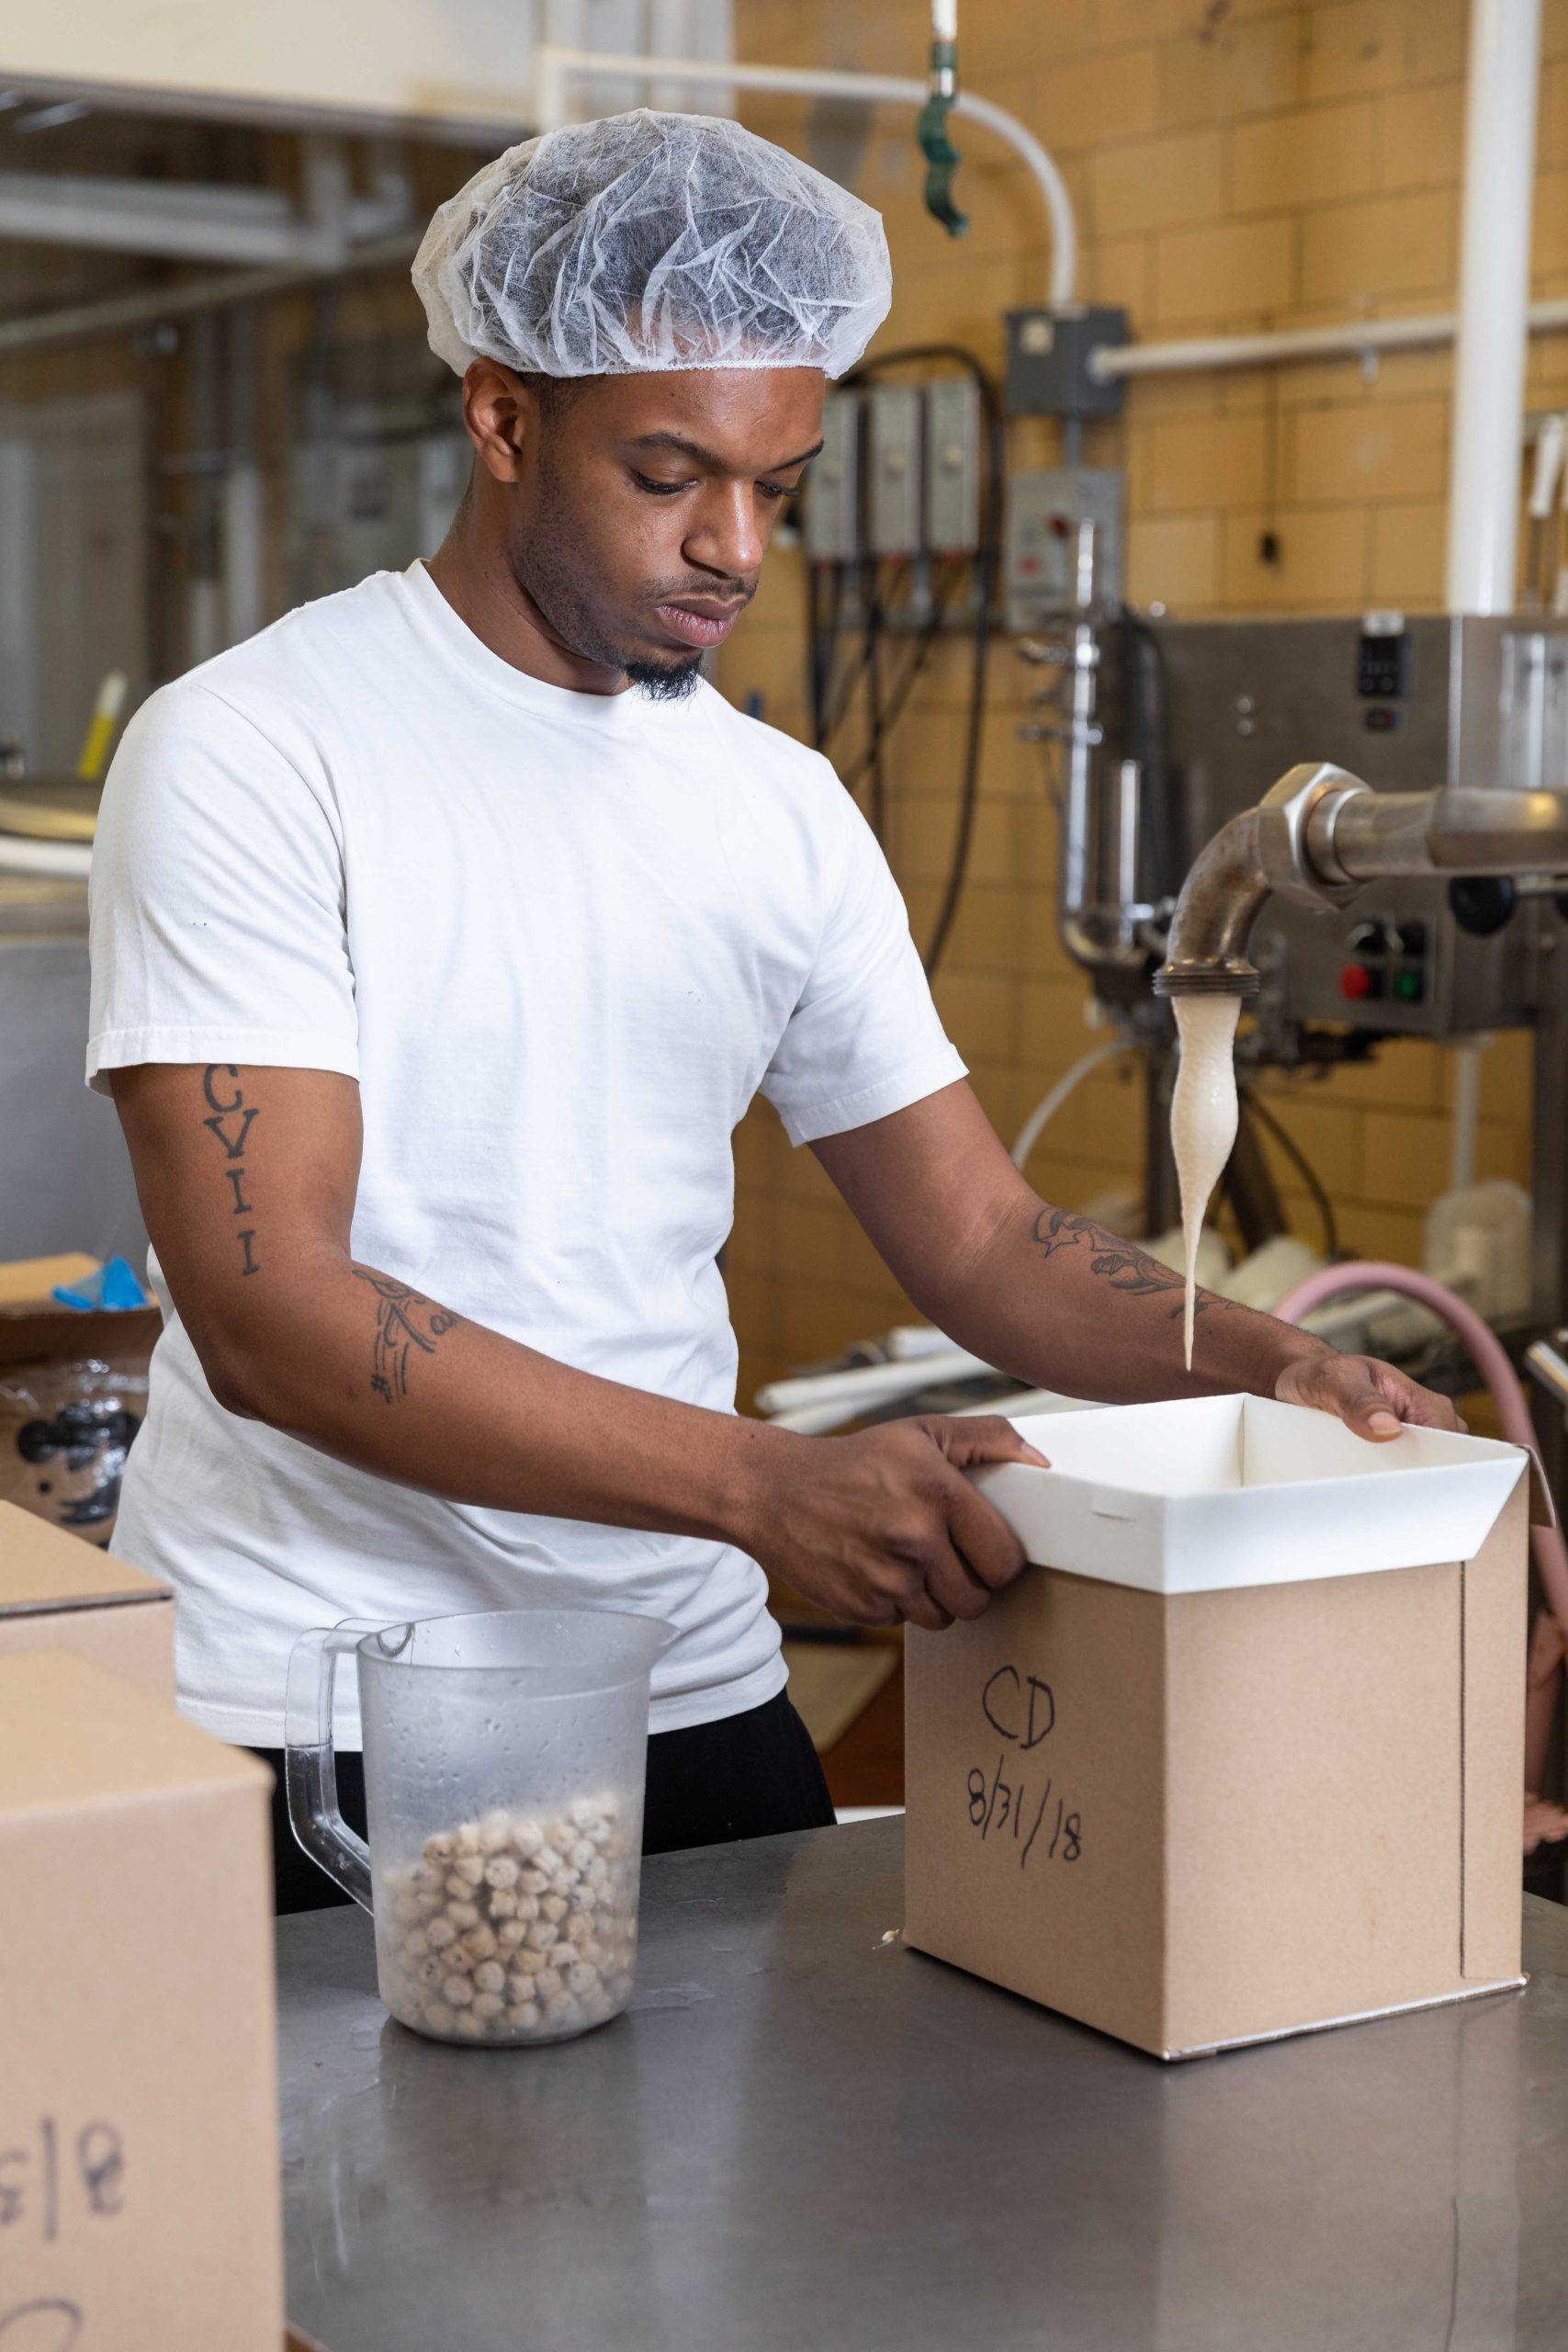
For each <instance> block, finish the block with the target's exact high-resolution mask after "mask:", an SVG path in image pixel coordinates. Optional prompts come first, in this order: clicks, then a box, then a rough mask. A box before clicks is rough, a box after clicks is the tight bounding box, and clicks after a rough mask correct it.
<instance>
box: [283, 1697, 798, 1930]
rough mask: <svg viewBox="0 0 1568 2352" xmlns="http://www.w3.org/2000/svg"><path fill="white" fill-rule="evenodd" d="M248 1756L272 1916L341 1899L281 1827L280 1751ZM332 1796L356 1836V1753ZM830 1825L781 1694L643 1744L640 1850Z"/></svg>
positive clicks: (361, 1800) (360, 1826)
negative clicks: (267, 1826)
mask: <svg viewBox="0 0 1568 2352" xmlns="http://www.w3.org/2000/svg"><path fill="white" fill-rule="evenodd" d="M254 1753H255V1754H256V1755H258V1756H259V1757H260V1758H261V1759H262V1762H263V1763H264V1764H270V1765H271V1767H272V1769H273V1771H274V1773H275V1774H276V1782H277V1785H276V1788H275V1789H274V1791H273V1798H272V1862H273V1887H274V1894H275V1900H276V1907H277V1910H278V1912H279V1914H280V1915H281V1914H282V1913H284V1912H286V1911H319V1910H322V1909H324V1908H325V1907H326V1905H328V1904H330V1903H346V1902H347V1901H348V1897H347V1895H346V1894H344V1892H343V1889H342V1888H341V1887H340V1886H339V1885H338V1884H337V1883H336V1881H335V1880H333V1879H330V1878H329V1877H328V1876H327V1874H326V1872H325V1871H323V1870H322V1869H321V1867H320V1865H319V1864H318V1863H316V1862H313V1861H312V1860H311V1859H310V1855H309V1854H307V1853H306V1852H305V1850H304V1849H303V1848H302V1847H301V1846H300V1845H299V1842H298V1840H297V1839H296V1838H295V1836H294V1833H293V1831H292V1830H291V1829H290V1827H289V1826H288V1800H287V1798H286V1796H285V1793H284V1786H283V1757H282V1755H281V1753H280V1752H279V1750H278V1749H276V1748H275V1747H274V1748H265V1747H258V1748H257V1749H256V1750H255V1751H254ZM337 1792H338V1803H339V1804H340V1805H341V1806H342V1807H343V1817H344V1820H345V1821H346V1822H347V1824H348V1826H349V1827H350V1828H351V1829H356V1830H357V1831H358V1832H359V1835H360V1836H361V1837H362V1838H363V1837H364V1835H365V1768H364V1765H363V1764H362V1762H361V1760H360V1758H358V1757H357V1756H355V1755H352V1754H347V1753H345V1754H342V1755H340V1756H339V1758H338V1759H337ZM832 1819H833V1805H832V1800H831V1799H830V1797H829V1794H828V1783H827V1781H826V1780H825V1779H824V1778H823V1775H822V1767H821V1765H820V1764H819V1763H818V1760H817V1750H816V1749H815V1748H814V1747H812V1745H811V1736H810V1734H809V1733H808V1732H807V1728H806V1725H805V1724H803V1723H802V1722H801V1720H800V1717H799V1716H798V1715H797V1714H796V1713H795V1709H794V1708H793V1707H792V1706H791V1704H790V1702H789V1698H788V1695H787V1693H785V1692H784V1691H780V1692H779V1694H778V1696H777V1698H776V1699H770V1700H769V1701H768V1702H767V1703H766V1705H765V1706H761V1707H753V1708H751V1709H750V1711H749V1712H748V1713H745V1714H743V1715H723V1716H721V1717H720V1718H719V1720H718V1722H717V1723H712V1724H690V1725H689V1726H688V1727H687V1729H686V1730H684V1731H660V1732H655V1733H654V1735H653V1736H652V1737H651V1738H650V1739H649V1743H648V1796H647V1801H646V1804H645V1805H644V1808H643V1817H642V1850H643V1852H644V1853H645V1854H665V1853H671V1852H673V1851H676V1850H678V1849H680V1848H682V1847H686V1846H719V1845H723V1844H725V1843H726V1842H727V1841H728V1839H730V1838H771V1837H773V1836H774V1835H775V1834H776V1833H777V1832H778V1831H780V1830H783V1829H823V1828H827V1827H829V1826H830V1825H831V1822H832Z"/></svg>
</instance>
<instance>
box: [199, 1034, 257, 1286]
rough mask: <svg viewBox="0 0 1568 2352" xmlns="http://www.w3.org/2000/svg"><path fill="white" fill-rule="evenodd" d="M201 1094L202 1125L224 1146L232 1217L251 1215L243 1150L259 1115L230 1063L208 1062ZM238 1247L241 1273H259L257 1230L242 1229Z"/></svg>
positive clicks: (250, 1227) (252, 1213)
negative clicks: (205, 1110)
mask: <svg viewBox="0 0 1568 2352" xmlns="http://www.w3.org/2000/svg"><path fill="white" fill-rule="evenodd" d="M201 1091H202V1094H203V1097H204V1098H205V1100H206V1103H207V1105H208V1109H209V1112H210V1113H211V1114H212V1115H211V1116H210V1117H209V1118H206V1119H203V1121H202V1123H201V1124H202V1125H203V1126H204V1127H207V1128H209V1129H210V1131H211V1132H212V1134H213V1135H215V1136H217V1138H218V1140H219V1142H220V1144H221V1145H222V1147H223V1162H224V1164H223V1174H224V1177H225V1179H226V1181H227V1182H228V1184H229V1187H230V1190H231V1193H232V1195H233V1199H232V1203H231V1208H230V1215H231V1216H254V1215H255V1210H254V1206H253V1205H252V1204H251V1202H250V1200H249V1199H248V1198H247V1197H246V1191H245V1183H246V1176H247V1172H248V1171H247V1169H246V1165H245V1147H246V1145H247V1144H248V1142H249V1141H250V1134H251V1128H252V1126H253V1125H254V1123H255V1121H256V1120H257V1119H258V1118H259V1117H260V1116H261V1113H260V1112H259V1110H258V1109H257V1108H256V1107H255V1106H254V1104H252V1103H246V1101H245V1094H244V1089H243V1086H242V1085H241V1083H240V1073H239V1071H238V1070H237V1069H236V1068H235V1067H234V1064H233V1063H232V1062H209V1064H208V1066H207V1071H206V1075H205V1076H204V1077H203V1079H202V1081H201ZM234 1238H235V1240H236V1241H237V1242H238V1243H239V1245H240V1250H241V1255H242V1259H243V1263H242V1265H241V1267H240V1272H241V1273H242V1274H259V1273H260V1272H261V1267H260V1266H259V1264H258V1263H257V1261H256V1248H255V1244H256V1229H255V1227H254V1225H248V1226H245V1227H242V1228H241V1229H240V1230H239V1231H238V1232H236V1234H235V1236H234Z"/></svg>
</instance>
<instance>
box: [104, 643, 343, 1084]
mask: <svg viewBox="0 0 1568 2352" xmlns="http://www.w3.org/2000/svg"><path fill="white" fill-rule="evenodd" d="M90 910H91V911H90V922H91V940H92V966H93V987H92V1015H91V1023H90V1034H89V1037H88V1042H87V1079H88V1082H89V1084H91V1085H92V1086H93V1087H95V1088H96V1090H97V1091H98V1092H100V1093H107V1091H108V1089H107V1080H106V1077H105V1072H107V1071H108V1070H111V1069H127V1068H130V1066H132V1065H133V1064H136V1063H138V1062H236V1063H243V1062H261V1063H273V1064H280V1065H284V1066H290V1067H296V1068H299V1069H330V1070H339V1071H342V1072H343V1073H344V1075H345V1076H346V1077H350V1078H354V1077H357V1076H358V1069H359V1064H358V1025H357V1022H356V1018H355V998H354V973H353V967H352V965H351V963H350V959H349V949H348V940H347V935H346V931H345V927H344V865H343V852H342V845H341V842H340V838H339V834H338V831H337V826H336V819H335V811H334V809H333V806H332V802H331V797H330V794H329V793H328V791H327V790H326V787H325V786H324V784H323V782H322V781H321V779H320V778H315V779H312V778H311V777H310V776H309V775H307V774H306V773H305V772H304V769H303V768H302V766H301V765H300V764H298V763H296V762H295V761H294V760H292V759H290V758H289V757H288V755H287V754H286V752H284V751H283V750H282V749H281V748H280V747H279V745H278V744H277V743H276V742H275V741H273V740H272V737H271V735H270V734H269V733H268V732H267V731H266V730H265V729H264V728H263V727H262V726H261V725H260V724H258V723H257V721H255V720H254V719H252V718H248V717H246V716H245V714H244V713H243V712H242V711H240V710H238V709H236V708H234V707H232V706H231V704H230V703H229V702H228V701H227V700H225V699H224V697H222V696H221V695H218V694H216V693H214V692H213V691H211V690H210V689H209V688H208V687H206V686H204V685H201V684H197V683H196V682H194V681H191V680H186V681H184V682H182V683H181V684H177V685H175V686H169V687H164V689H163V690H162V691H161V692H160V693H158V694H156V695H152V697H151V699H150V700H149V701H148V702H146V703H145V704H143V706H142V707H141V710H140V711H138V712H137V714H136V716H135V718H133V719H132V720H131V722H130V726H129V727H128V729H126V733H125V738H124V741H123V742H122V743H121V745H120V748H119V751H118V753H117V754H116V757H115V761H114V765H113V767H112V768H111V770H110V773H109V777H108V781H107V785H106V786H105V787H104V798H103V808H102V811H101V813H100V816H99V820H98V830H97V836H96V842H95V844H94V850H93V872H92V883H91V888H90Z"/></svg>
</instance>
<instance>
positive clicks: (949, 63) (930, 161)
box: [915, 40, 969, 237]
mask: <svg viewBox="0 0 1568 2352" xmlns="http://www.w3.org/2000/svg"><path fill="white" fill-rule="evenodd" d="M957 96H958V61H957V54H956V51H955V50H954V47H953V42H952V41H950V40H933V41H932V43H931V96H930V97H929V98H928V99H927V100H926V102H925V105H924V106H923V107H921V108H920V112H919V119H918V120H917V122H916V124H915V137H916V139H917V141H919V150H920V153H921V154H922V155H923V156H924V157H925V159H926V210H927V211H928V212H929V213H930V214H931V218H932V220H940V221H941V222H942V227H943V228H944V229H945V230H946V231H947V233H948V235H949V236H950V237H961V236H962V235H963V234H964V231H965V229H967V227H968V226H969V216H968V214H967V213H966V212H960V210H959V209H958V207H957V206H956V205H955V204H954V202H953V174H954V173H955V172H956V171H957V169H958V164H959V153H958V150H957V148H956V147H955V146H954V145H953V141H952V140H951V139H950V138H949V137H948V135H947V118H948V116H949V115H950V114H951V112H952V111H953V101H954V99H955V98H956V97H957Z"/></svg>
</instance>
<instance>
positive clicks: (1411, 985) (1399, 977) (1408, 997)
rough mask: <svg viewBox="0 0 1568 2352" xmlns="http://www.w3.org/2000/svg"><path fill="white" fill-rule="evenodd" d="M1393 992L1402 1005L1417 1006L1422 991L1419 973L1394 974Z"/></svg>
mask: <svg viewBox="0 0 1568 2352" xmlns="http://www.w3.org/2000/svg"><path fill="white" fill-rule="evenodd" d="M1393 992H1394V995H1395V996H1396V997H1398V998H1399V1000H1400V1001H1401V1002H1402V1003H1404V1004H1419V1003H1420V1001H1421V998H1422V994H1423V990H1422V986H1421V975H1420V973H1419V972H1395V974H1394V976H1393Z"/></svg>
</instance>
